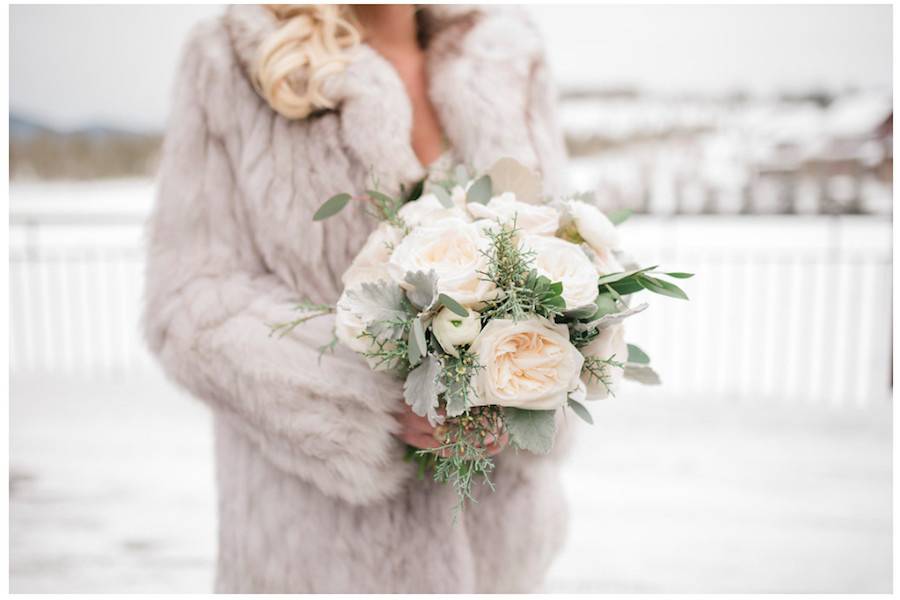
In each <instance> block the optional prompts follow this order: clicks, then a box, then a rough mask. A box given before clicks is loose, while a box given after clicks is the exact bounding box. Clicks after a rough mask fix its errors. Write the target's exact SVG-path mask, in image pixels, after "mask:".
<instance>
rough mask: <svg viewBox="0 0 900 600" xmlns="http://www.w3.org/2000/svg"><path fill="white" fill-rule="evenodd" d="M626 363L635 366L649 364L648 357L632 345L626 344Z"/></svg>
mask: <svg viewBox="0 0 900 600" xmlns="http://www.w3.org/2000/svg"><path fill="white" fill-rule="evenodd" d="M628 362H629V363H632V364H635V365H646V364H650V357H649V356H647V353H646V352H644V351H643V350H641V349H640V348H639V347H637V346H635V345H634V344H628Z"/></svg>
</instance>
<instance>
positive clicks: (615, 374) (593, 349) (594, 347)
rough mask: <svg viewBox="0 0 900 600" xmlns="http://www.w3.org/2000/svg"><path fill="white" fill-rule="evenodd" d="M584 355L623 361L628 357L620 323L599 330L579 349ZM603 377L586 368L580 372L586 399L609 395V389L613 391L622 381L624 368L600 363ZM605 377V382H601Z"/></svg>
mask: <svg viewBox="0 0 900 600" xmlns="http://www.w3.org/2000/svg"><path fill="white" fill-rule="evenodd" d="M581 353H582V354H584V356H585V357H595V358H598V359H600V360H609V359H613V360H615V361H616V362H619V363H624V362H625V361H626V360H627V359H628V345H627V344H626V343H625V327H624V326H623V325H622V324H621V323H617V324H615V325H610V326H609V327H606V328H605V329H601V330H600V334H599V335H598V336H597V337H595V338H594V339H593V340H592V341H591V343H590V344H588V345H587V346H584V347H583V348H582V349H581ZM600 368H601V369H602V371H603V379H601V378H599V377H597V374H593V375H592V374H591V373H590V372H589V371H588V370H587V369H585V371H584V372H583V373H582V374H581V379H582V381H583V382H584V385H585V387H586V396H585V399H587V400H602V399H604V398H606V397H607V396H609V392H610V389H612V391H613V392H615V388H616V386H618V385H619V383H620V382H621V381H622V377H623V376H624V374H625V371H624V369H622V368H620V367H616V366H614V365H609V364H607V365H601V366H600ZM604 379H605V381H606V383H604V382H603V380H604Z"/></svg>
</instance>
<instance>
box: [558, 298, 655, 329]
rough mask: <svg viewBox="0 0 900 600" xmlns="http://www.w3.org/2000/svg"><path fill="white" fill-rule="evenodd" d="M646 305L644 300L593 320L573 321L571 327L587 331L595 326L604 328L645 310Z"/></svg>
mask: <svg viewBox="0 0 900 600" xmlns="http://www.w3.org/2000/svg"><path fill="white" fill-rule="evenodd" d="M600 297H601V298H602V297H603V296H602V295H601V296H600ZM647 306H648V305H647V303H646V302H644V303H643V304H638V305H637V306H635V307H634V308H626V309H624V310H620V311H618V312H613V313H609V314H605V315H603V316H602V317H600V318H599V319H594V320H593V321H587V322H584V323H575V324H574V325H572V328H573V329H574V330H575V331H589V330H591V329H594V328H595V327H596V328H597V329H605V328H606V327H609V326H610V325H613V324H615V323H620V322H622V321H624V320H625V319H627V318H628V317H630V316H632V315H636V314H638V313H639V312H642V311H644V310H646V309H647Z"/></svg>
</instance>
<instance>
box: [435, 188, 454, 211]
mask: <svg viewBox="0 0 900 600" xmlns="http://www.w3.org/2000/svg"><path fill="white" fill-rule="evenodd" d="M431 193H432V194H434V195H435V197H436V198H437V199H438V201H439V202H440V203H441V206H443V207H444V208H453V200H452V199H451V198H450V194H449V193H448V192H447V190H446V189H444V188H442V187H441V186H439V185H436V186H434V187H432V188H431Z"/></svg>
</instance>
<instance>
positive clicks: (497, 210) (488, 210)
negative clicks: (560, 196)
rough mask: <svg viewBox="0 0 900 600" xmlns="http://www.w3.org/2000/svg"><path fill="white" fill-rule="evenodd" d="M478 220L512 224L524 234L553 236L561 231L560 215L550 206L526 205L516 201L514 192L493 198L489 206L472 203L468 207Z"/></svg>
mask: <svg viewBox="0 0 900 600" xmlns="http://www.w3.org/2000/svg"><path fill="white" fill-rule="evenodd" d="M467 208H468V210H469V212H470V213H471V214H472V216H474V217H475V218H476V219H487V220H489V221H492V222H497V221H499V222H500V223H503V224H512V223H513V222H514V221H515V224H516V229H518V230H520V231H521V232H522V233H523V234H535V235H553V234H554V233H556V230H557V229H559V213H557V212H556V210H555V209H553V208H551V207H549V206H543V205H537V204H526V203H525V202H520V201H518V200H516V196H515V194H513V193H512V192H504V193H502V194H500V195H499V196H494V197H493V198H491V199H490V200H489V201H488V203H487V204H478V203H475V202H473V203H471V204H469V205H468V206H467Z"/></svg>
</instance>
